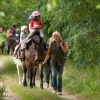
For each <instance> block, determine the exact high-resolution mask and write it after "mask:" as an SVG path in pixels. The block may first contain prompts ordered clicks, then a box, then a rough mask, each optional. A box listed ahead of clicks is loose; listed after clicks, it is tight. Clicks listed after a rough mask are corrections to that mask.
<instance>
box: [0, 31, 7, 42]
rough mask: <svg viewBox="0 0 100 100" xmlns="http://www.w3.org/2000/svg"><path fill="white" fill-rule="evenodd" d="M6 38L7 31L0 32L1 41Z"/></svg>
mask: <svg viewBox="0 0 100 100" xmlns="http://www.w3.org/2000/svg"><path fill="white" fill-rule="evenodd" d="M5 38H6V33H5V32H3V33H0V43H2V42H3V41H4V40H5Z"/></svg>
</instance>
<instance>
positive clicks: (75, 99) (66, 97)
mask: <svg viewBox="0 0 100 100" xmlns="http://www.w3.org/2000/svg"><path fill="white" fill-rule="evenodd" d="M43 84H44V90H46V91H50V92H52V89H51V88H47V87H46V86H47V84H46V82H44V83H43ZM36 86H37V87H40V81H39V80H36ZM58 96H60V97H61V98H62V99H63V100H79V96H78V95H72V94H69V93H67V92H62V95H58Z"/></svg>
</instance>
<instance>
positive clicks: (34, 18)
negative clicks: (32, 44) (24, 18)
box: [29, 11, 43, 37]
mask: <svg viewBox="0 0 100 100" xmlns="http://www.w3.org/2000/svg"><path fill="white" fill-rule="evenodd" d="M36 29H37V30H39V31H40V36H41V37H43V33H42V29H43V23H42V21H41V20H40V13H39V12H38V11H34V12H33V13H32V14H31V15H30V22H29V31H30V33H32V32H34V30H36ZM30 35H31V34H30Z"/></svg>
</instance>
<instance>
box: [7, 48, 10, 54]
mask: <svg viewBox="0 0 100 100" xmlns="http://www.w3.org/2000/svg"><path fill="white" fill-rule="evenodd" d="M7 53H8V55H9V54H10V47H9V46H7Z"/></svg>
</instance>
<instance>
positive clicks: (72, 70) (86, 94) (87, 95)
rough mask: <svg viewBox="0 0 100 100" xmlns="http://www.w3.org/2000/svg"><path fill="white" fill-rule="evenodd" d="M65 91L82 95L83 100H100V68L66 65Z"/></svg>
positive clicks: (64, 76)
mask: <svg viewBox="0 0 100 100" xmlns="http://www.w3.org/2000/svg"><path fill="white" fill-rule="evenodd" d="M63 89H64V90H65V91H69V92H70V93H74V94H78V95H80V98H81V99H82V100H100V66H94V67H90V66H86V67H76V66H74V64H72V63H66V65H65V70H64V75H63Z"/></svg>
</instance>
